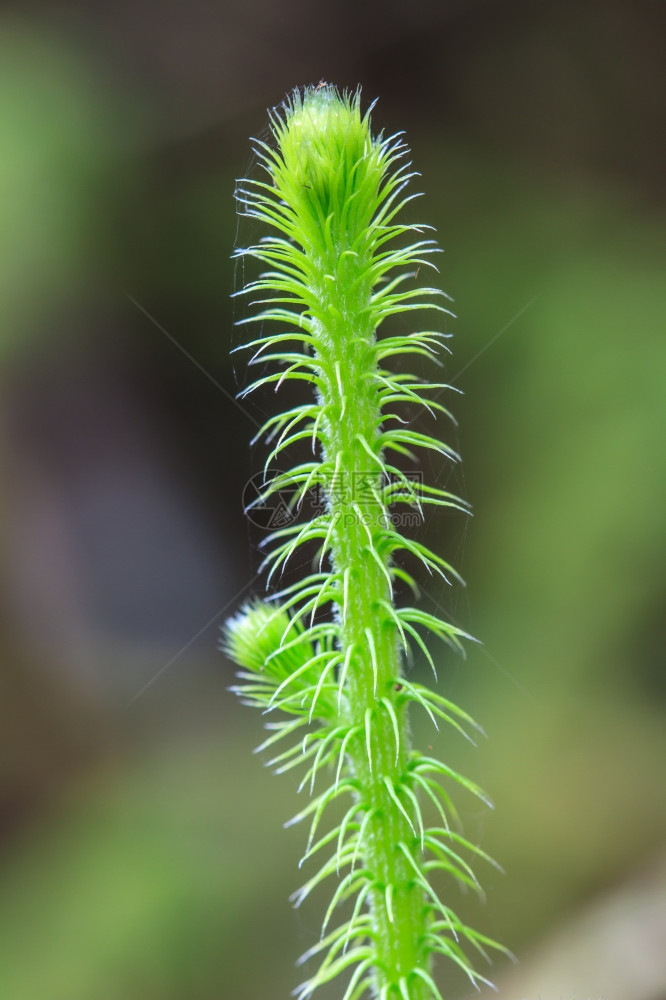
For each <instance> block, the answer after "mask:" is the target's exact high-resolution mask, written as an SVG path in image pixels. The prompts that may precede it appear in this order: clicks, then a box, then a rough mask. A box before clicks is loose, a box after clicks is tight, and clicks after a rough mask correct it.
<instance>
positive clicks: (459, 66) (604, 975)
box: [0, 0, 666, 1000]
mask: <svg viewBox="0 0 666 1000" xmlns="http://www.w3.org/2000/svg"><path fill="white" fill-rule="evenodd" d="M665 28H666V8H665V7H664V5H663V4H661V3H658V2H650V0H633V2H631V0H604V2H594V0H590V2H583V3H581V2H572V0H559V2H555V0H552V2H551V0H544V2H541V3H535V2H533V0H467V2H464V0H463V2H461V0H448V2H447V0H439V2H436V0H410V2H409V3H404V2H401V0H383V2H382V3H372V2H367V3H364V2H362V0H357V2H351V0H321V2H314V0H310V2H303V0H274V2H270V0H246V2H244V3H241V2H240V0H193V2H190V3H187V4H186V3H178V2H175V3H163V2H162V3H157V2H155V0H142V2H141V3H138V2H137V3H131V2H122V0H121V2H117V3H114V4H111V3H101V2H88V3H85V2H84V0H69V2H64V0H56V2H54V3H50V4H45V5H40V4H38V3H32V2H30V0H28V2H25V3H21V4H18V3H17V4H15V5H14V6H12V5H11V4H10V5H5V7H4V8H3V10H2V12H1V13H0V302H1V310H2V316H1V320H0V390H1V391H0V463H1V469H2V475H1V480H0V481H1V484H2V485H1V486H0V878H1V883H2V890H1V892H0V995H1V996H2V997H3V998H4V997H6V998H7V1000H185V998H187V1000H227V998H229V1000H231V998H233V1000H268V998H270V1000H273V998H277V997H281V996H284V997H286V996H288V995H289V991H290V989H292V988H293V987H294V986H295V985H296V984H297V983H298V981H299V977H300V976H301V974H300V973H299V971H298V970H295V969H294V968H293V960H294V959H295V958H296V956H297V955H298V954H299V953H300V952H301V951H303V950H304V949H305V948H306V947H308V946H309V944H311V943H312V941H313V936H314V935H316V933H317V928H318V919H319V917H320V901H319V900H317V901H315V902H314V903H313V905H312V908H311V909H309V910H308V909H304V910H302V911H300V910H299V911H296V912H295V911H293V910H292V909H291V908H290V906H289V903H288V902H287V897H288V895H289V893H290V892H291V891H292V890H293V889H294V888H295V887H296V885H297V884H298V878H299V875H298V873H297V871H296V863H297V860H298V858H299V856H300V853H301V848H302V838H303V834H302V831H301V830H300V829H299V828H298V827H297V828H295V829H289V830H284V829H283V828H282V821H283V820H285V819H287V818H288V817H289V816H290V815H291V814H292V813H293V812H294V811H295V809H296V803H297V796H296V779H293V780H290V779H289V778H288V777H286V776H285V777H282V778H275V777H274V776H272V775H270V774H269V773H268V772H267V770H266V769H265V768H262V766H261V761H260V760H259V759H258V758H257V757H256V756H253V755H252V753H251V750H252V748H253V747H254V746H255V745H256V744H257V743H258V742H259V740H260V738H261V720H260V719H258V718H256V717H255V716H254V714H253V713H251V712H250V711H249V710H248V709H244V708H242V707H241V706H240V705H238V704H237V703H236V702H235V699H234V697H233V695H231V694H230V693H229V691H228V686H229V684H230V683H231V682H232V676H233V673H232V669H231V667H230V665H229V664H228V663H227V662H226V661H225V659H224V657H223V656H222V655H221V654H220V653H219V652H217V649H216V646H217V642H218V634H219V626H220V624H221V623H222V622H223V621H224V619H225V617H226V616H227V615H229V614H230V613H232V612H233V611H234V610H235V609H236V608H237V607H238V606H239V605H240V604H241V603H242V601H243V599H244V598H245V597H247V596H248V595H249V594H250V593H252V592H257V591H259V590H260V589H261V580H259V579H257V576H256V573H257V567H258V564H259V553H258V544H259V542H260V541H261V531H260V529H258V528H256V527H252V526H251V525H248V523H247V521H246V519H245V518H244V516H243V511H242V492H243V487H244V484H245V483H246V481H247V480H248V478H249V477H250V476H251V475H252V473H254V472H256V471H257V470H258V469H259V467H260V465H261V464H262V462H263V459H262V452H261V449H260V448H259V447H254V448H251V447H250V446H249V440H250V438H251V436H252V434H253V433H254V431H255V425H256V422H257V421H258V420H260V418H261V416H262V413H264V412H266V411H268V412H270V411H271V408H272V407H273V405H274V403H273V399H272V398H271V396H270V394H267V395H266V397H264V398H261V399H257V400H256V401H255V402H254V403H252V404H251V405H247V406H246V405H245V404H244V405H243V406H242V407H239V406H238V405H237V404H236V403H235V402H234V398H233V397H234V395H235V393H236V392H237V391H238V389H239V387H240V386H242V385H243V382H244V379H245V373H244V372H243V369H242V362H240V361H239V360H238V357H239V356H236V359H237V360H236V361H234V362H232V360H231V359H230V356H229V349H230V347H232V346H233V345H234V344H236V343H237V339H238V336H237V333H236V332H235V331H234V327H233V322H234V319H236V318H238V314H239V309H240V307H239V306H238V305H236V306H234V305H233V304H232V300H231V299H230V293H231V292H232V291H233V289H234V287H236V286H237V282H238V280H239V277H238V276H235V275H234V266H233V261H232V260H231V254H232V251H233V247H234V245H238V243H240V244H243V243H245V242H248V241H250V240H252V239H253V238H254V237H255V236H256V233H255V232H254V231H253V229H252V227H251V226H248V224H247V222H242V221H241V223H240V224H239V223H238V222H237V219H236V216H235V206H234V201H233V190H234V179H235V178H236V177H238V176H240V175H242V174H244V173H245V172H246V171H247V170H251V169H252V161H251V156H250V145H249V141H248V138H249V136H250V135H260V134H262V132H263V130H264V129H265V124H266V109H267V108H268V107H271V106H274V105H276V104H278V103H279V102H280V101H281V99H282V97H283V95H284V94H285V93H286V92H287V91H289V90H290V89H291V88H292V87H294V86H296V85H299V84H305V83H317V82H318V81H319V80H320V79H326V80H328V81H332V82H335V83H337V84H339V85H340V86H343V87H344V86H347V87H352V88H354V87H356V85H357V84H361V85H362V87H363V94H364V98H365V99H367V100H368V101H370V100H371V99H374V98H375V97H379V98H380V100H379V103H378V105H377V107H376V110H375V119H374V120H375V122H376V123H377V126H378V127H382V128H384V129H386V130H387V131H396V130H399V129H406V130H407V134H408V139H409V141H410V144H411V146H412V150H413V155H414V162H415V166H416V168H417V169H418V170H419V171H420V172H421V174H422V178H421V180H420V182H419V183H420V185H421V187H422V189H423V190H424V191H425V192H426V196H425V197H424V198H423V199H421V200H420V201H419V202H418V203H417V204H418V217H419V218H420V219H424V220H426V221H428V222H432V223H434V224H435V225H436V226H437V229H438V232H439V239H440V242H441V244H442V245H443V246H444V247H445V249H446V254H445V255H444V257H443V258H442V261H441V272H442V273H441V282H442V285H443V287H444V288H445V289H446V290H447V291H448V292H449V293H450V294H451V295H452V296H453V297H454V299H455V310H456V312H457V314H458V316H459V317H460V318H459V319H458V320H456V321H454V322H452V323H451V324H450V329H451V331H452V332H453V333H454V340H453V356H452V358H451V360H449V361H448V362H447V368H446V374H447V376H448V378H449V379H450V380H451V381H452V382H453V384H454V385H455V386H456V388H459V389H461V390H463V391H464V395H460V396H457V397H456V398H455V400H454V401H453V404H452V405H453V406H454V409H455V413H456V416H457V417H458V419H459V428H458V429H456V430H455V431H449V430H447V433H449V434H450V440H451V441H452V443H453V444H454V445H455V446H457V447H458V448H459V449H460V450H461V452H462V456H463V464H462V466H461V468H460V469H459V470H458V471H457V472H456V474H455V477H454V480H455V486H456V487H457V489H458V490H460V491H461V492H462V493H463V494H464V496H465V497H466V498H467V499H468V500H469V501H470V502H471V503H472V504H473V508H474V517H473V518H472V519H470V520H467V521H463V520H461V519H458V518H455V517H441V518H439V519H435V520H434V521H432V522H431V523H430V524H429V525H428V528H427V533H428V537H429V540H430V541H431V542H432V544H433V545H434V546H435V547H437V548H438V549H439V550H440V551H442V552H444V553H446V555H447V557H450V558H451V559H452V560H453V561H455V562H456V564H457V565H458V566H459V567H460V568H461V570H462V573H463V575H464V576H465V578H466V580H467V583H468V586H467V588H466V589H462V588H454V589H452V590H446V591H444V590H443V589H442V588H440V587H439V586H438V585H436V584H434V583H432V582H431V581H424V585H425V588H426V594H425V600H426V604H427V602H430V604H431V605H432V606H435V605H440V606H442V607H443V608H444V609H445V610H446V612H447V613H448V614H450V615H452V616H454V618H455V620H456V621H457V622H459V623H461V624H462V625H463V627H465V628H467V629H468V630H470V631H472V632H473V633H474V634H475V635H476V636H478V637H479V638H480V639H481V640H482V641H483V645H482V646H479V647H475V648H473V649H471V650H470V651H469V655H468V657H467V659H466V661H457V660H455V659H453V658H451V659H449V658H448V657H442V660H441V669H440V684H441V686H442V687H441V689H442V690H443V691H446V692H448V693H450V695H451V696H452V697H453V698H454V699H455V700H457V701H458V702H459V703H461V704H462V705H463V706H464V707H465V708H466V709H467V710H468V711H470V712H471V713H472V714H473V715H474V716H475V717H477V718H478V719H479V720H480V721H481V722H482V723H483V725H484V727H485V729H486V731H487V734H488V739H487V740H486V741H484V742H483V743H482V745H480V746H479V747H478V748H477V749H473V748H469V747H467V746H466V745H464V744H463V743H462V742H461V741H459V740H457V739H453V738H452V737H450V736H449V735H447V734H445V733H441V734H439V735H437V734H434V733H432V732H431V731H429V730H427V729H426V728H424V727H420V726H417V733H416V736H417V738H418V739H419V740H423V741H424V742H426V743H431V744H434V750H435V751H436V752H437V753H439V754H441V755H443V756H446V757H447V759H448V760H450V761H451V762H452V763H454V764H455V766H457V767H459V768H460V769H461V770H462V771H463V772H464V773H466V774H469V775H470V776H471V777H473V778H474V779H475V780H477V781H478V782H479V783H480V784H481V785H482V786H483V787H485V788H486V789H488V791H489V792H490V794H491V795H492V797H493V799H494V800H495V802H496V810H495V812H493V813H490V812H487V811H483V810H481V809H478V808H477V807H476V806H475V805H474V804H473V803H471V802H464V801H461V802H460V805H461V810H462V812H463V815H464V819H465V825H466V830H467V833H468V835H469V836H470V837H471V838H472V839H474V840H476V842H478V843H479V844H480V845H481V846H482V847H483V848H484V849H486V850H487V851H489V852H490V853H491V854H493V855H494V856H495V857H496V858H497V859H498V860H499V861H500V862H501V864H502V865H503V867H504V869H505V872H506V873H505V874H504V875H500V874H498V873H496V872H494V871H493V870H489V871H488V872H486V873H482V874H483V875H484V876H485V877H484V878H483V881H484V882H485V886H486V889H487V897H488V898H487V902H486V903H485V904H484V905H479V903H478V901H475V900H473V899H470V898H467V897H463V898H461V899H458V898H456V899H453V900H452V903H453V905H454V906H455V907H456V908H458V909H459V910H461V911H462V913H463V914H464V915H465V916H466V917H467V918H468V919H469V920H470V922H473V923H474V925H475V926H479V927H480V928H482V929H483V930H485V931H486V932H487V933H488V934H490V935H491V936H494V937H497V938H499V939H501V940H502V941H503V942H505V943H506V944H507V945H508V946H509V947H511V948H512V949H513V951H514V952H515V953H516V955H517V956H518V958H519V963H518V965H517V966H515V967H512V966H507V967H505V966H504V965H503V963H501V962H500V963H498V964H497V965H496V966H495V968H494V969H493V972H492V975H493V976H494V978H496V980H497V983H498V985H499V988H500V989H499V995H500V997H501V998H506V1000H518V998H526V1000H537V998H540V1000H551V998H552V1000H558V998H563V1000H568V998H570V997H572V996H574V995H575V996H576V997H578V998H579V1000H581V998H586V997H595V998H599V997H604V998H605V1000H625V998H626V1000H664V998H665V997H666V960H665V958H664V955H665V954H666V796H665V794H664V770H665V769H664V764H665V762H666V732H665V728H664V722H665V719H666V714H665V708H666V679H665V674H664V654H663V649H664V595H665V591H666V560H665V559H664V555H665V551H664V550H665V541H666V522H665V519H664V500H665V498H666V449H665V447H664V431H665V428H666V391H665V390H666V336H665V332H666V331H665V320H664V317H665V316H666V283H665V281H664V235H665V227H664V208H665V204H664V203H665V195H666V188H665V182H664V178H665V176H666V174H665V169H664V168H665V167H666V162H665V161H666V147H665V146H664V144H663V141H662V140H663V131H664V112H665V110H666V88H665V84H666V79H665V76H666V74H665V71H664V65H665V63H664V57H663V52H664V41H665V39H666V31H665ZM414 212H417V208H416V205H415V206H414ZM433 471H434V472H435V473H437V471H438V470H436V469H435V470H433ZM452 482H453V481H452ZM414 669H415V670H416V671H420V670H421V669H422V667H421V665H419V664H416V666H415V668H414ZM440 975H441V983H442V989H443V990H446V991H447V992H446V995H447V996H450V997H451V998H454V997H462V996H466V995H467V994H468V992H469V990H468V987H467V986H466V985H465V983H464V982H461V980H460V979H459V978H457V977H456V976H454V975H452V974H451V972H450V970H447V969H446V968H441V969H440ZM336 996H337V992H336V991H335V990H332V991H330V992H329V993H328V994H326V995H325V994H324V993H322V998H323V1000H335V997H336Z"/></svg>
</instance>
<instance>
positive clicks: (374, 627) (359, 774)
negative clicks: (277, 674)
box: [317, 261, 428, 1000]
mask: <svg viewBox="0 0 666 1000" xmlns="http://www.w3.org/2000/svg"><path fill="white" fill-rule="evenodd" d="M331 264H332V266H331V267H330V270H331V272H332V273H335V270H336V265H335V264H334V263H333V262H331ZM347 266H348V267H349V268H352V269H353V268H355V267H357V266H358V263H357V262H356V261H353V262H350V263H349V265H347ZM359 272H360V273H362V272H363V267H362V265H361V267H360V268H359ZM331 286H332V287H331ZM350 287H351V288H352V289H353V290H354V294H345V293H344V290H343V289H346V288H347V289H348V288H350ZM369 300H370V290H369V289H368V288H367V287H363V286H362V285H359V284H358V283H354V282H353V281H345V282H340V283H338V284H337V285H336V283H333V282H332V283H331V285H329V287H328V289H327V297H326V299H325V300H324V304H325V306H327V307H328V308H327V309H326V311H327V312H328V313H329V314H330V315H331V316H332V317H334V316H338V317H339V320H338V321H337V322H336V321H335V320H333V321H332V322H331V323H330V324H327V328H326V329H323V328H322V329H320V330H318V331H317V341H318V343H319V344H321V345H326V346H324V347H322V348H320V350H319V353H318V360H319V361H320V362H321V367H322V370H323V372H324V376H323V386H322V398H323V400H324V401H325V402H326V403H327V404H328V405H326V407H325V416H324V419H323V426H322V435H321V436H322V441H323V447H324V461H325V463H326V465H327V466H328V467H329V468H332V469H334V470H335V472H334V476H333V481H332V483H331V484H330V488H329V490H328V492H329V503H330V516H331V519H332V523H333V530H332V535H331V553H330V557H331V561H332V563H333V568H334V570H335V572H336V573H337V574H338V577H339V578H340V579H342V580H344V581H345V585H344V597H343V599H342V601H341V611H340V613H341V621H340V643H341V651H342V653H343V654H344V656H345V662H347V663H348V664H349V666H348V669H347V672H346V675H345V693H346V696H347V697H346V699H345V700H346V704H347V706H348V709H347V711H348V712H349V720H348V721H349V722H350V724H351V725H352V726H353V727H354V728H357V730H358V732H359V735H357V736H356V738H355V739H354V740H351V741H350V744H349V748H348V759H349V762H350V764H351V768H352V770H353V773H354V775H355V777H356V780H357V781H358V783H359V786H360V789H361V790H360V792H359V795H358V803H359V807H360V809H361V810H362V812H363V819H364V820H365V823H366V824H367V830H366V836H365V837H364V857H363V859H362V860H363V866H364V868H365V869H366V871H367V872H368V874H369V876H370V880H371V882H372V884H373V889H372V890H371V892H370V894H369V905H370V910H371V915H372V925H373V929H374V933H375V935H376V950H377V957H378V965H377V966H376V968H375V973H374V974H375V978H376V983H377V994H378V995H379V994H380V992H381V989H382V987H384V989H385V993H384V995H385V996H391V993H390V992H389V991H390V989H391V987H394V988H395V995H396V996H397V995H399V993H398V990H399V984H400V982H401V981H403V982H405V983H406V982H407V977H408V976H409V974H410V973H411V972H412V971H413V970H414V968H416V967H418V966H422V965H423V964H424V960H423V959H422V957H421V956H422V955H423V949H422V944H423V939H424V935H425V931H426V926H425V920H426V908H425V900H424V898H423V890H422V888H421V886H420V885H417V884H416V882H415V879H414V869H413V866H412V865H410V862H409V859H408V857H407V856H406V854H405V851H404V849H403V847H401V846H400V845H404V847H405V848H407V850H408V851H409V852H410V853H411V851H412V850H413V849H414V846H415V842H417V841H418V831H417V830H416V828H415V826H414V823H415V822H416V819H414V821H413V822H412V820H411V819H409V820H408V818H407V816H408V815H410V814H413V809H412V808H411V805H410V802H409V800H408V799H407V798H406V797H405V796H404V794H403V791H402V789H401V778H402V776H403V775H404V774H405V769H406V765H407V761H408V758H409V753H410V739H409V732H408V726H407V716H406V710H405V706H404V704H400V705H399V704H397V698H396V694H397V692H398V691H399V690H400V683H399V678H400V675H401V663H400V649H399V644H398V638H399V637H398V635H397V629H396V626H395V624H394V622H393V621H392V620H391V618H390V617H389V615H388V614H387V610H386V609H387V608H388V607H389V606H390V605H391V604H392V601H393V595H392V589H391V582H390V574H389V557H385V558H382V557H381V556H380V555H379V552H380V551H381V544H380V543H381V537H382V535H383V534H384V532H385V529H386V527H387V518H388V512H387V509H386V507H385V505H384V503H383V502H382V500H381V493H382V489H383V486H384V485H385V483H384V482H383V478H384V477H383V475H382V473H381V471H380V470H379V463H378V462H373V459H372V457H371V455H372V454H376V455H379V454H380V448H379V445H378V438H379V434H380V428H381V419H382V418H381V411H380V395H379V383H378V381H377V379H376V377H375V374H374V373H373V371H372V369H370V370H369V368H368V356H369V355H370V354H371V352H372V347H373V343H374V339H375V338H374V331H373V330H372V329H370V328H368V326H367V323H365V324H364V322H363V317H364V315H367V313H368V308H367V307H368V305H369ZM329 345H330V346H329ZM373 466H374V467H373ZM396 801H397V802H400V805H401V807H402V808H398V807H397V805H396ZM427 992H428V991H427V990H426V987H425V983H423V982H422V981H420V980H418V979H417V980H416V981H413V982H411V983H410V998H413V1000H421V998H422V997H425V996H426V995H427Z"/></svg>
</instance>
